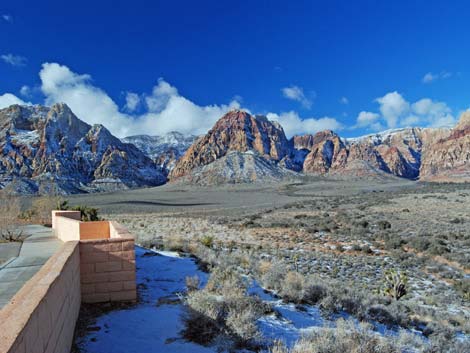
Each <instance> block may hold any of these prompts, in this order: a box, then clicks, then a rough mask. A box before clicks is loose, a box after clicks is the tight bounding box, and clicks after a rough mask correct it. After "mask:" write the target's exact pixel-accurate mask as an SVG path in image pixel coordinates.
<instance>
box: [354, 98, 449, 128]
mask: <svg viewBox="0 0 470 353" xmlns="http://www.w3.org/2000/svg"><path fill="white" fill-rule="evenodd" d="M375 101H376V102H377V103H379V110H380V112H381V115H380V114H377V113H372V112H365V111H363V112H361V113H359V115H358V117H357V121H356V125H355V126H354V127H353V128H368V129H370V130H379V129H384V128H386V127H388V128H396V127H409V126H425V127H442V126H452V125H454V124H455V122H456V119H455V117H454V115H453V113H452V109H451V108H450V107H449V106H448V105H447V104H446V103H445V102H437V101H433V100H432V99H429V98H423V99H420V100H418V101H416V102H414V103H410V102H408V101H407V100H406V99H405V98H404V97H403V96H402V95H401V94H399V93H398V92H396V91H395V92H390V93H387V94H386V95H385V96H383V97H380V98H377V99H376V100H375Z"/></svg>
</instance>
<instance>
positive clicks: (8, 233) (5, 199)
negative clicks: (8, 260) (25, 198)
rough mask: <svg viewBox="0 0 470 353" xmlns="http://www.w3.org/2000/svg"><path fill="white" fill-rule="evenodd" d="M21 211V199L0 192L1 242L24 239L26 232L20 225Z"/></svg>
mask: <svg viewBox="0 0 470 353" xmlns="http://www.w3.org/2000/svg"><path fill="white" fill-rule="evenodd" d="M20 213H21V205H20V200H19V199H18V198H17V197H13V196H8V195H4V194H3V193H0V242H2V241H4V242H18V241H22V240H23V236H24V234H23V232H22V230H21V229H20V228H19V227H18V224H19V219H18V216H19V215H20Z"/></svg>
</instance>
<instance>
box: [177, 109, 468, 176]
mask: <svg viewBox="0 0 470 353" xmlns="http://www.w3.org/2000/svg"><path fill="white" fill-rule="evenodd" d="M231 151H237V152H241V153H244V152H247V151H253V152H256V153H257V155H258V156H260V157H262V158H265V159H267V160H269V161H271V162H274V163H277V164H278V166H279V167H282V168H284V169H291V170H293V171H296V172H303V173H305V174H314V175H344V176H350V175H352V176H357V177H368V176H383V175H387V174H388V175H394V176H398V177H403V178H407V179H421V180H431V181H434V180H446V181H454V180H469V179H470V166H469V159H470V112H467V113H465V114H463V116H462V118H461V120H460V123H459V124H458V125H457V126H456V127H455V128H454V129H452V130H449V129H432V128H404V129H396V130H389V131H384V132H380V133H376V134H371V135H367V136H363V137H359V138H354V139H342V138H340V137H339V136H338V135H337V134H336V133H334V132H333V131H330V130H325V131H320V132H318V133H316V134H314V135H310V134H307V135H302V136H294V137H293V138H292V139H291V140H289V141H288V140H287V139H286V137H285V135H284V132H283V130H282V127H281V126H280V125H279V124H277V123H273V122H270V121H268V120H267V119H266V118H265V117H261V116H257V117H254V116H252V115H250V114H248V113H246V112H243V111H238V110H237V111H232V112H230V113H228V114H226V115H225V116H223V117H222V118H221V119H220V120H219V121H218V122H217V123H216V124H215V126H214V127H213V128H212V129H211V130H210V131H209V132H208V133H207V135H205V136H203V137H201V138H200V139H199V140H197V142H195V143H194V144H193V145H192V146H191V147H190V148H189V149H188V151H187V152H186V154H185V155H184V156H183V157H182V158H181V159H180V160H179V161H178V162H177V164H176V167H175V169H174V170H173V173H172V174H171V176H170V177H171V178H172V179H175V178H178V177H181V176H183V175H188V174H190V173H191V172H192V171H193V170H195V169H197V168H200V167H202V166H205V165H208V164H211V163H212V162H214V161H216V160H218V159H219V158H222V157H224V156H225V155H227V153H228V152H231ZM228 161H230V160H227V162H228ZM221 165H225V167H224V168H229V167H230V168H232V167H233V166H232V165H231V164H230V163H229V164H223V163H219V164H218V166H221ZM260 165H261V164H260ZM230 168H229V169H230ZM237 168H238V169H239V170H242V169H243V165H242V164H240V165H238V166H237ZM206 169H207V168H206ZM208 171H209V169H207V170H206V175H208ZM214 172H215V167H213V168H211V169H210V173H214ZM198 173H199V175H201V173H200V171H199V172H198ZM224 173H225V174H224ZM224 173H222V174H223V175H224V176H226V175H229V174H230V173H227V170H225V172H224ZM276 173H278V171H277V172H276ZM278 174H279V173H278ZM279 175H281V174H279Z"/></svg>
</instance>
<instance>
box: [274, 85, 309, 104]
mask: <svg viewBox="0 0 470 353" xmlns="http://www.w3.org/2000/svg"><path fill="white" fill-rule="evenodd" d="M281 92H282V95H283V96H284V97H285V98H287V99H290V100H293V101H297V102H300V103H301V104H302V106H303V107H304V108H307V109H310V108H311V107H312V104H313V102H312V100H311V99H309V98H307V97H306V96H305V93H304V90H303V89H302V88H301V87H299V86H289V87H284V88H282V89H281Z"/></svg>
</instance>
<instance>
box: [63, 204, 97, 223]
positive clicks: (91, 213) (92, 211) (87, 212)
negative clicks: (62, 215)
mask: <svg viewBox="0 0 470 353" xmlns="http://www.w3.org/2000/svg"><path fill="white" fill-rule="evenodd" d="M70 209H71V210H72V211H80V214H81V219H82V221H83V222H91V221H99V220H100V218H99V217H98V209H97V208H94V207H88V206H84V205H79V206H74V207H72V208H70Z"/></svg>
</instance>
